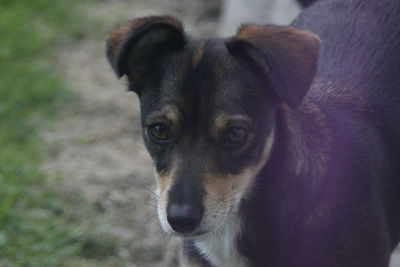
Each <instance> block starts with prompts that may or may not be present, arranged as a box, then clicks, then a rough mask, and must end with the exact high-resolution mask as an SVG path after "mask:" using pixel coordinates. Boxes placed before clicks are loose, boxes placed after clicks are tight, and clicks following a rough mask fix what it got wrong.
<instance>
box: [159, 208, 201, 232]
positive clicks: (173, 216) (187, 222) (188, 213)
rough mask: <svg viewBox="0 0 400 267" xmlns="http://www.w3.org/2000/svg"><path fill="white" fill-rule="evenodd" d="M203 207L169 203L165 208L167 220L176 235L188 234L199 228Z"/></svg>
mask: <svg viewBox="0 0 400 267" xmlns="http://www.w3.org/2000/svg"><path fill="white" fill-rule="evenodd" d="M202 217H203V207H202V206H201V205H195V204H175V203H171V204H169V205H168V207H167V220H168V223H169V224H170V225H171V227H172V229H174V230H175V231H176V232H178V233H190V232H192V231H194V230H195V229H196V227H197V226H199V224H200V222H201V218H202Z"/></svg>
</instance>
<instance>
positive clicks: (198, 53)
mask: <svg viewBox="0 0 400 267" xmlns="http://www.w3.org/2000/svg"><path fill="white" fill-rule="evenodd" d="M204 45H205V43H204V42H201V43H200V44H199V45H198V46H197V47H196V48H195V50H194V52H193V56H192V68H193V69H194V68H196V66H197V64H199V62H200V60H201V59H202V57H203V55H204Z"/></svg>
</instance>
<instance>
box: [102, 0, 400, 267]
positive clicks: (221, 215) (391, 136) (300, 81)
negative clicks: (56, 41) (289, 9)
mask: <svg viewBox="0 0 400 267" xmlns="http://www.w3.org/2000/svg"><path fill="white" fill-rule="evenodd" d="M398 14H400V2H399V1H395V0H384V1H379V2H378V1H373V0H354V1H346V0H331V1H329V0H326V1H323V0H321V1H320V2H317V3H315V4H313V5H311V6H310V7H309V8H308V9H307V10H305V11H303V12H302V14H301V15H300V16H299V17H298V18H297V19H296V20H295V21H294V23H293V26H294V27H297V28H303V29H306V30H311V31H312V32H315V33H317V34H318V35H319V36H320V38H321V39H322V50H321V56H320V61H319V65H318V71H316V64H317V60H318V47H319V40H318V38H317V37H316V36H314V35H313V34H311V33H309V32H306V31H302V30H297V29H295V28H291V27H279V26H255V25H246V26H243V27H242V28H241V29H240V30H239V32H238V34H237V35H236V36H234V37H232V38H229V39H210V40H207V39H191V38H188V37H186V36H185V35H184V34H183V31H182V26H181V24H180V23H179V22H178V21H177V20H175V19H173V18H169V17H150V18H144V19H138V20H134V21H133V22H132V23H131V24H129V25H128V26H125V27H120V28H118V29H117V30H115V31H114V32H113V33H112V34H111V35H110V37H109V39H108V48H107V49H108V51H107V52H108V57H109V60H110V62H111V64H112V66H113V67H114V69H115V71H116V72H117V74H118V75H119V76H122V75H127V76H128V78H129V81H130V88H131V89H132V90H134V91H135V92H136V93H137V94H138V95H139V97H140V100H141V109H142V122H143V129H144V131H143V135H144V139H145V142H146V145H147V147H148V150H149V152H150V154H151V155H152V157H153V159H154V161H155V165H156V170H157V176H158V179H157V181H158V194H159V196H160V200H159V207H158V212H159V217H160V220H161V223H162V226H163V228H164V229H165V230H166V231H167V232H169V233H172V234H175V235H178V236H181V237H183V238H184V243H185V244H184V247H185V256H186V261H187V264H188V265H189V266H197V265H198V266H216V267H225V266H229V267H239V266H240V267H242V266H256V267H267V266H271V267H277V266H279V267H290V266H296V267H298V266H301V267H310V266H312V267H323V266H324V267H338V266H340V267H354V266H362V267H383V266H388V261H389V258H390V254H391V252H392V251H393V249H394V248H395V246H396V244H397V243H398V241H399V238H400V207H399V206H400V177H399V176H400V104H399V103H400V58H399V54H400V28H398V25H400V17H399V16H398ZM315 73H316V75H315ZM314 75H315V79H314V82H313V83H312V85H311V81H312V80H313V78H314ZM307 91H308V93H307ZM306 93H307V95H306V96H305V97H304V95H305V94H306Z"/></svg>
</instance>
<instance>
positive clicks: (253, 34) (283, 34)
mask: <svg viewBox="0 0 400 267" xmlns="http://www.w3.org/2000/svg"><path fill="white" fill-rule="evenodd" d="M233 40H247V41H256V42H258V41H262V42H265V41H268V42H269V44H270V45H282V44H283V42H286V43H289V41H290V40H296V42H295V43H302V44H307V45H308V46H314V45H315V43H319V42H320V41H321V40H320V39H319V37H318V36H317V35H315V34H313V33H311V32H309V31H305V30H299V29H295V28H292V27H289V26H277V25H265V26H259V25H251V24H248V25H243V26H242V27H240V28H239V30H238V32H237V34H236V36H234V38H233ZM281 49H282V48H281Z"/></svg>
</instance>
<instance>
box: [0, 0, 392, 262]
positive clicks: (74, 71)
mask: <svg viewBox="0 0 400 267" xmlns="http://www.w3.org/2000/svg"><path fill="white" fill-rule="evenodd" d="M299 10H300V8H299V6H298V5H297V3H295V1H294V0H246V1H243V0H225V1H223V0H86V1H79V0H68V1H62V0H29V1H26V0H0V33H1V37H0V267H2V266H140V267H141V266H145V267H146V266H160V267H161V266H177V265H176V253H177V244H176V241H174V240H171V239H170V238H169V237H168V236H166V235H164V234H163V232H162V230H161V228H160V226H159V223H158V218H157V215H156V208H155V205H156V200H155V199H154V195H153V193H152V190H153V188H154V178H153V170H152V165H151V161H150V159H149V157H148V155H147V152H146V151H145V149H144V146H143V143H142V140H141V136H140V122H139V106H138V100H137V98H136V96H135V95H134V94H133V93H130V92H127V91H126V83H125V81H124V80H120V81H119V80H117V78H116V77H115V76H114V74H113V72H112V70H111V68H110V67H109V66H108V63H107V61H106V58H105V37H106V36H107V34H108V33H109V32H110V31H111V30H112V29H113V28H115V27H116V26H117V25H122V24H125V23H126V22H127V21H128V20H129V19H131V18H134V17H139V16H146V15H155V14H169V15H172V16H176V17H177V18H179V19H181V20H182V21H183V22H184V23H185V27H186V31H187V32H189V33H190V34H191V35H196V36H206V35H219V36H227V35H231V34H233V33H234V31H235V30H236V28H237V27H238V25H239V24H241V23H243V22H257V23H279V24H287V23H289V22H290V21H291V20H292V18H294V17H295V16H296V14H297V13H298V12H299ZM166 248H168V249H166ZM398 266H400V265H398Z"/></svg>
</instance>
